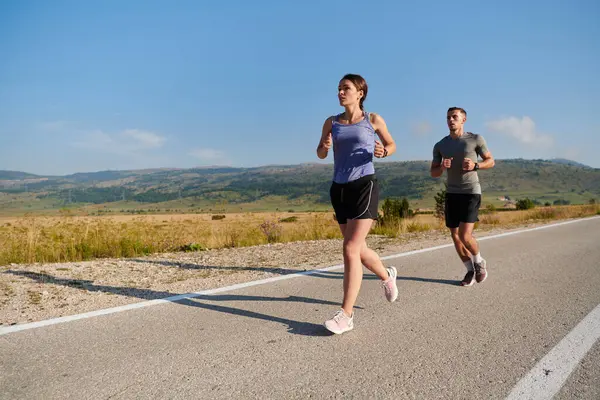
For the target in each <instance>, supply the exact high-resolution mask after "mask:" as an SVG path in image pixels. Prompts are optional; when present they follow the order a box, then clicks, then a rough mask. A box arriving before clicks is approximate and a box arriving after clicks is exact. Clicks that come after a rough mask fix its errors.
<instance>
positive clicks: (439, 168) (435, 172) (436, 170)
mask: <svg viewBox="0 0 600 400" xmlns="http://www.w3.org/2000/svg"><path fill="white" fill-rule="evenodd" d="M429 173H430V174H431V177H432V178H439V177H440V176H442V174H443V173H444V166H443V165H442V153H440V150H439V149H438V145H437V144H436V145H435V146H433V160H432V161H431V167H430V169H429Z"/></svg>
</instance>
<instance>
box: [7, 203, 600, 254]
mask: <svg viewBox="0 0 600 400" xmlns="http://www.w3.org/2000/svg"><path fill="white" fill-rule="evenodd" d="M598 213H599V208H598V205H585V206H557V207H539V208H535V209H532V210H526V211H503V212H486V213H482V214H481V216H480V222H479V223H478V226H477V228H478V229H485V228H486V227H497V226H512V225H517V224H520V223H525V222H527V221H532V220H557V219H567V218H576V217H583V216H589V215H596V214H598ZM439 229H445V228H444V225H443V223H442V222H441V221H440V220H438V219H437V218H435V217H434V216H433V215H416V216H415V217H413V218H409V219H404V220H401V221H399V222H398V223H396V224H387V225H383V226H382V225H379V224H378V225H376V226H374V227H373V229H372V231H371V233H372V234H377V235H384V236H389V237H398V236H399V235H402V234H403V233H406V232H422V231H430V230H439ZM340 237H341V234H340V232H339V229H338V226H337V223H336V222H335V220H334V219H333V214H332V213H331V212H312V213H289V212H269V213H238V214H235V213H227V214H180V215H147V216H129V215H118V216H100V217H82V216H69V215H63V216H59V217H54V216H53V217H44V216H25V217H17V218H15V217H4V218H0V265H8V264H11V263H15V264H20V263H40V262H68V261H83V260H91V259H96V258H105V257H111V258H119V257H136V256H140V255H148V254H153V253H163V252H175V251H198V250H205V249H218V248H231V247H244V246H253V245H258V244H265V243H286V242H291V241H303V240H321V239H331V238H340Z"/></svg>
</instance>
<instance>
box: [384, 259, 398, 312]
mask: <svg viewBox="0 0 600 400" xmlns="http://www.w3.org/2000/svg"><path fill="white" fill-rule="evenodd" d="M386 270H387V272H388V274H389V275H390V277H389V278H387V279H386V280H385V281H383V282H381V286H383V290H384V292H385V298H386V299H387V301H389V302H390V303H392V302H394V301H396V299H397V298H398V285H397V284H396V278H397V277H398V272H397V271H396V268H395V267H389V268H386Z"/></svg>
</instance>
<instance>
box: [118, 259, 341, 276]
mask: <svg viewBox="0 0 600 400" xmlns="http://www.w3.org/2000/svg"><path fill="white" fill-rule="evenodd" d="M128 261H130V262H139V263H145V264H158V265H162V266H165V267H172V268H180V269H190V270H214V271H258V272H267V273H271V274H279V275H289V274H297V273H307V274H309V275H310V276H318V277H321V278H337V276H330V275H328V274H327V271H319V272H315V273H309V272H310V271H311V270H310V269H291V268H280V267H246V266H217V265H203V264H195V263H185V262H177V261H167V260H146V259H143V258H132V259H128Z"/></svg>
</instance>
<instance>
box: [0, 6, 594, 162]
mask: <svg viewBox="0 0 600 400" xmlns="http://www.w3.org/2000/svg"><path fill="white" fill-rule="evenodd" d="M484 3H485V4H484ZM368 4H369V5H368V6H367V2H364V1H362V2H359V1H318V2H317V1H302V2H284V1H260V0H257V1H253V2H250V1H241V0H240V1H228V0H222V1H218V2H217V1H202V0H199V1H183V0H176V1H167V0H164V1H152V0H121V1H116V0H106V1H102V2H83V1H75V0H73V1H62V0H55V1H52V2H49V1H41V0H40V1H31V0H23V1H17V0H7V1H3V2H0V54H1V55H2V62H0V139H1V142H0V143H1V146H0V169H9V170H20V171H26V172H31V173H37V174H68V173H73V172H85V171H99V170H108V169H111V170H116V169H139V168H158V167H181V168H187V167H195V166H204V165H231V166H242V167H250V166H258V165H266V164H297V163H303V162H323V161H320V160H319V159H318V158H317V157H316V154H315V147H316V145H317V142H318V139H319V135H320V131H321V126H322V124H323V121H324V119H325V118H326V117H327V116H328V115H332V114H334V113H337V112H340V111H341V110H342V109H341V108H340V106H339V104H338V102H337V97H336V90H337V84H338V81H339V79H340V78H341V77H342V76H343V75H344V74H345V73H347V72H352V73H359V74H361V75H363V76H364V77H365V78H366V79H367V82H368V84H369V94H368V98H367V100H366V103H365V106H366V108H367V109H368V110H369V111H374V112H378V113H380V114H381V115H382V116H383V117H384V118H385V120H386V122H387V124H388V127H389V129H390V132H391V133H392V136H393V137H394V139H395V140H396V142H397V145H398V152H397V153H396V154H395V155H393V156H392V157H390V158H389V161H404V160H429V159H430V158H431V149H432V147H433V145H434V143H435V142H436V141H437V140H439V139H441V138H442V137H443V136H444V135H446V134H447V128H446V125H445V113H446V109H447V108H448V107H450V106H462V107H464V108H465V109H467V111H468V113H469V116H468V121H467V125H466V128H467V129H468V130H470V131H473V132H476V133H480V134H483V135H484V137H485V138H486V140H487V142H488V146H489V148H490V150H491V151H492V153H493V154H494V156H495V157H496V158H497V159H502V158H516V157H522V158H528V159H533V158H553V157H564V158H570V159H573V160H576V161H579V162H583V163H586V164H588V165H591V166H594V167H600V159H599V158H598V157H597V156H596V151H597V149H598V148H600V120H599V119H598V118H597V117H595V116H596V115H597V114H598V109H599V107H600V77H599V74H598V71H600V25H599V24H598V23H597V21H598V20H599V19H600V3H599V2H597V1H594V0H587V1H586V0H573V1H570V2H566V1H554V0H550V1H538V0H533V1H527V2H525V1H505V2H493V3H492V2H483V1H453V2H446V1H443V2H442V1H423V2H400V1H375V0H374V1H373V2H370V3H368ZM324 162H329V163H331V162H333V159H332V155H330V156H329V158H328V159H327V160H325V161H324Z"/></svg>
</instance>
